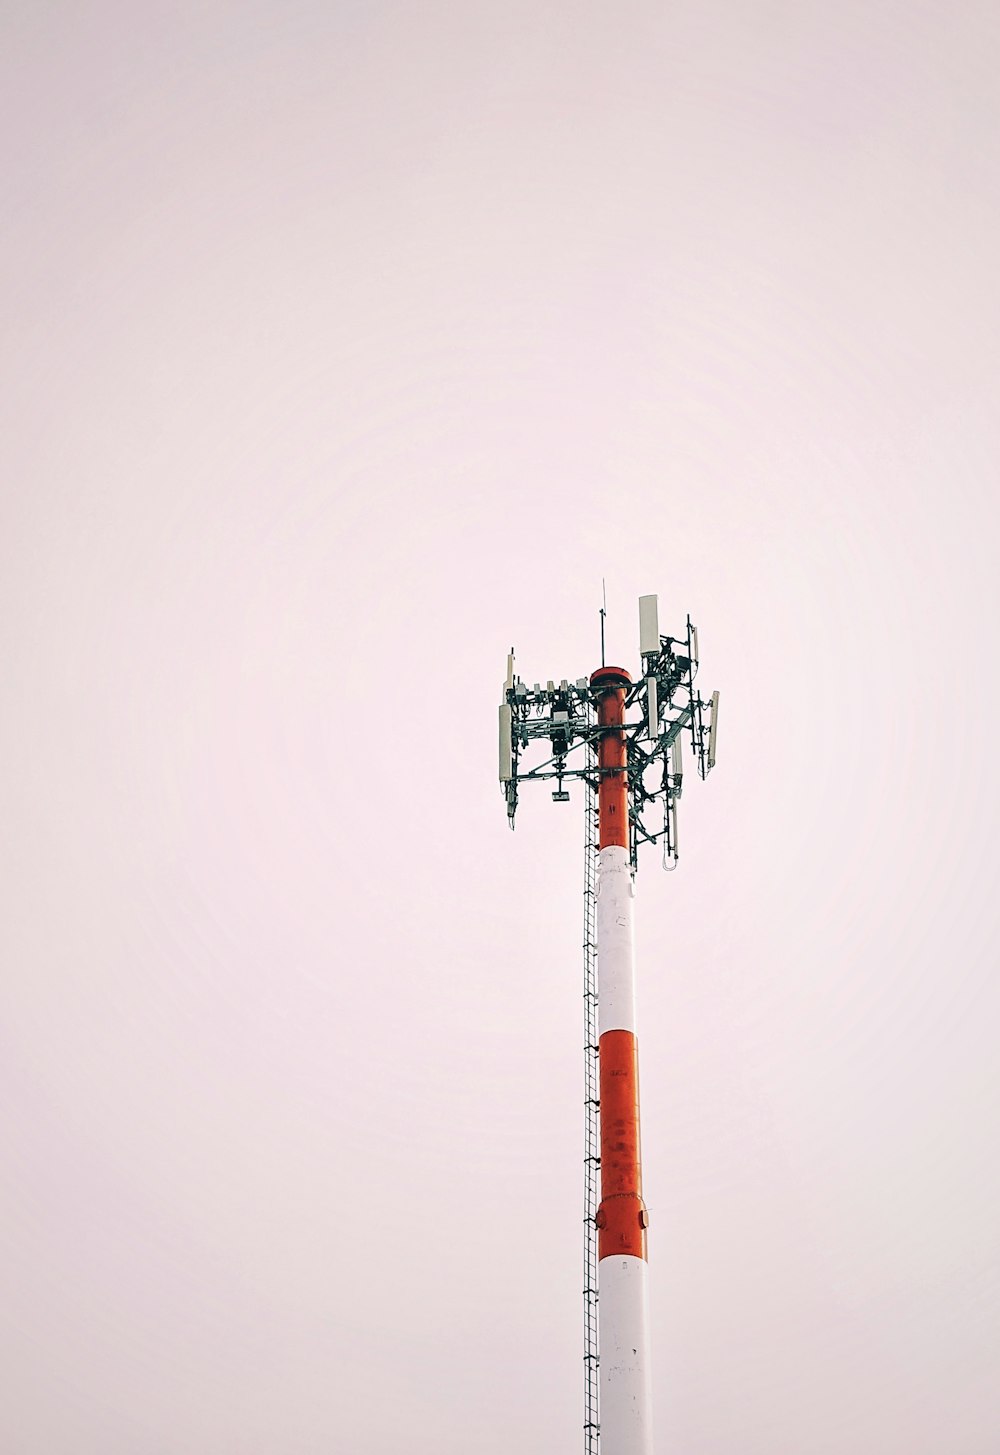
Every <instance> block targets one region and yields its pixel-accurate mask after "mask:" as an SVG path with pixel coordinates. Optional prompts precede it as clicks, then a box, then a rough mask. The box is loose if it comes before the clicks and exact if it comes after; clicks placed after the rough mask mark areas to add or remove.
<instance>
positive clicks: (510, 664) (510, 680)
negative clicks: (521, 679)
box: [507, 652, 514, 692]
mask: <svg viewBox="0 0 1000 1455" xmlns="http://www.w3.org/2000/svg"><path fill="white" fill-rule="evenodd" d="M513 685H514V653H513V652H508V653H507V691H508V692H509V691H510V689H511V688H512V687H513Z"/></svg>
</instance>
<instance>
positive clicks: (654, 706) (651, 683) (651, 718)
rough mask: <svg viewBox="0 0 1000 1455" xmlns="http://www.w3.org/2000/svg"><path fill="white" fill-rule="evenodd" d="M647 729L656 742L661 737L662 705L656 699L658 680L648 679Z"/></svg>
mask: <svg viewBox="0 0 1000 1455" xmlns="http://www.w3.org/2000/svg"><path fill="white" fill-rule="evenodd" d="M646 727H647V730H648V732H649V736H650V738H651V739H652V740H653V741H654V742H655V741H656V739H657V738H658V737H659V735H660V704H659V702H658V701H657V698H656V678H655V677H647V678H646Z"/></svg>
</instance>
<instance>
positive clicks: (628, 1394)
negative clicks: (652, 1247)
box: [597, 1254, 653, 1455]
mask: <svg viewBox="0 0 1000 1455" xmlns="http://www.w3.org/2000/svg"><path fill="white" fill-rule="evenodd" d="M648 1279H649V1267H648V1264H647V1263H646V1260H645V1259H644V1258H630V1257H622V1256H621V1254H614V1255H612V1256H611V1257H608V1258H602V1259H601V1261H600V1264H599V1265H598V1284H599V1290H600V1297H599V1299H598V1305H597V1307H598V1314H599V1317H600V1351H601V1455H652V1451H653V1410H652V1400H651V1398H650V1385H649V1288H648Z"/></svg>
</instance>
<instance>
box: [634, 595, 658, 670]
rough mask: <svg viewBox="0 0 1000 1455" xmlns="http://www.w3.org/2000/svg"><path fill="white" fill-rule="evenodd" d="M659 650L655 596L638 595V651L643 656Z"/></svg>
mask: <svg viewBox="0 0 1000 1455" xmlns="http://www.w3.org/2000/svg"><path fill="white" fill-rule="evenodd" d="M659 650H660V616H659V610H658V606H657V599H656V597H655V596H640V597H639V651H640V652H641V653H642V655H643V656H645V655H646V653H647V652H659Z"/></svg>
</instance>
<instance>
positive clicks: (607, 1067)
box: [500, 596, 719, 1455]
mask: <svg viewBox="0 0 1000 1455" xmlns="http://www.w3.org/2000/svg"><path fill="white" fill-rule="evenodd" d="M639 650H640V655H641V658H642V664H643V672H642V676H641V677H640V678H639V680H638V681H637V682H633V680H632V678H631V676H630V675H629V673H628V672H626V671H625V670H624V669H623V668H621V667H609V666H601V667H599V668H598V670H597V671H596V672H594V673H593V674H592V676H591V677H590V679H589V680H588V679H586V678H579V679H577V680H576V682H574V683H572V684H571V683H570V682H568V681H567V680H566V679H565V678H564V679H563V680H562V681H561V682H560V683H559V684H558V686H557V685H556V683H555V682H553V681H549V682H548V683H547V684H546V686H545V687H542V685H541V684H540V683H537V682H536V683H535V685H534V687H532V688H529V687H528V686H527V685H526V684H525V683H524V682H522V681H521V680H520V679H519V678H517V677H515V674H514V654H513V652H511V653H510V655H509V656H508V658H507V678H506V681H505V683H504V688H503V698H502V701H501V704H500V781H501V786H502V788H503V790H504V794H505V797H506V800H507V812H508V816H509V818H510V824H511V827H512V828H513V826H514V815H515V813H516V810H517V804H518V796H519V794H518V790H519V786H520V785H521V784H523V783H525V782H529V781H533V780H535V781H537V780H544V779H553V780H555V789H554V791H553V793H552V797H553V799H554V800H555V801H556V802H560V803H561V802H565V801H567V800H568V798H569V794H568V792H567V791H566V789H565V787H564V784H565V782H566V780H568V779H574V778H577V779H581V780H582V781H583V782H584V784H585V785H586V787H585V792H586V793H587V794H588V803H587V809H586V811H587V820H586V821H587V825H588V839H587V850H586V871H587V872H586V880H585V906H586V910H585V921H584V922H585V936H584V941H585V943H584V953H585V980H584V1004H585V1009H586V1013H585V1030H586V1035H585V1040H586V1044H585V1057H586V1067H587V1081H586V1087H585V1108H586V1130H587V1136H586V1144H585V1204H586V1205H585V1249H584V1285H585V1286H584V1290H583V1293H584V1369H585V1403H584V1448H585V1455H598V1452H599V1451H600V1452H603V1455H652V1451H653V1435H652V1398H651V1369H650V1358H649V1290H648V1262H647V1256H646V1255H647V1248H646V1236H647V1235H646V1230H647V1227H648V1225H649V1217H648V1214H647V1212H646V1205H645V1203H644V1202H643V1198H642V1159H641V1153H640V1136H639V1057H638V1040H637V1033H636V993H635V942H634V930H633V906H634V901H635V880H634V870H635V867H636V858H637V851H638V846H639V844H640V843H659V844H660V845H661V846H662V850H663V863H664V867H665V868H673V867H675V866H676V862H677V800H678V799H679V797H680V794H681V786H682V782H683V760H682V755H681V734H682V732H683V733H685V734H689V735H690V740H691V748H692V752H693V755H694V761H695V764H696V766H697V768H698V771H699V773H700V775H701V776H702V777H703V778H704V777H706V776H707V774H708V772H709V770H710V769H711V768H712V767H714V764H715V738H716V727H717V721H718V704H719V694H718V693H717V692H716V693H713V694H712V697H711V701H710V704H709V703H706V702H703V701H702V699H701V698H700V696H699V695H698V693H697V692H696V690H695V686H694V681H695V676H696V674H697V670H698V635H697V631H696V630H695V628H694V627H693V626H692V625H691V620H690V618H688V622H687V632H686V636H685V637H683V638H674V637H661V636H660V634H659V626H658V620H657V603H656V597H655V596H644V597H641V598H640V601H639ZM630 709H638V712H639V715H638V717H637V716H636V713H635V711H633V712H632V713H631V716H630ZM541 740H544V741H546V743H547V750H548V756H547V757H544V758H543V760H542V761H541V762H540V763H538V764H536V765H535V766H534V767H529V766H528V764H527V763H526V762H525V761H524V759H525V756H526V754H527V752H528V750H529V749H530V748H531V746H532V744H533V742H537V741H541ZM578 748H582V749H583V753H582V754H581V755H578V756H577V757H576V758H573V759H572V761H571V755H573V754H574V750H576V749H578ZM593 793H596V798H597V811H596V828H597V835H596V844H594V842H593V833H592V830H593V827H594V811H593V807H592V804H591V802H590V795H591V794H593ZM656 806H661V807H662V812H663V820H662V827H660V828H652V827H651V826H650V825H649V822H648V815H649V812H650V810H651V809H653V808H655V807H656ZM595 853H596V873H595V864H594V862H593V859H594V854H595ZM595 954H596V977H595V975H594V956H595ZM595 980H596V983H595ZM595 1001H596V1005H595ZM595 1043H596V1044H595ZM595 1054H596V1058H597V1075H596V1077H595V1075H594V1062H593V1057H594V1055H595ZM595 1081H596V1085H595ZM595 1091H596V1093H597V1095H596V1096H595V1094H594V1093H595ZM598 1146H599V1149H600V1150H599V1153H598V1152H597V1150H596V1149H597V1147H598ZM595 1164H596V1165H597V1166H599V1171H600V1201H599V1203H598V1204H597V1206H594V1202H595V1201H596V1185H597V1182H596V1177H595V1175H594V1174H595ZM595 1238H596V1249H595V1246H594V1241H595ZM595 1265H596V1270H597V1280H596V1287H595V1286H594V1282H593V1272H594V1268H595ZM595 1311H596V1314H597V1317H596V1320H595V1317H594V1315H595ZM595 1340H596V1344H597V1347H596V1348H595V1347H594V1343H595ZM598 1369H599V1380H598V1379H595V1374H596V1373H597V1371H598ZM598 1391H599V1395H598Z"/></svg>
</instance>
